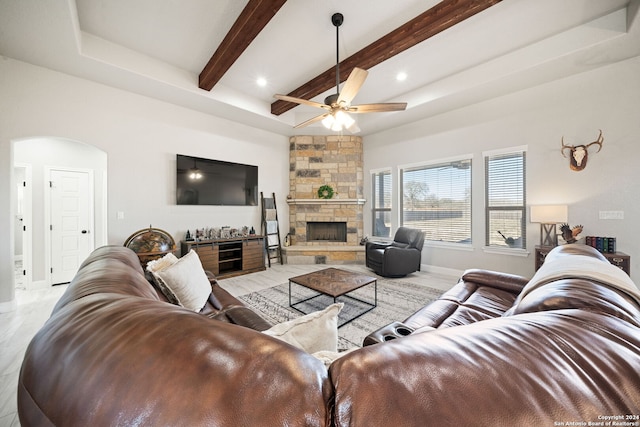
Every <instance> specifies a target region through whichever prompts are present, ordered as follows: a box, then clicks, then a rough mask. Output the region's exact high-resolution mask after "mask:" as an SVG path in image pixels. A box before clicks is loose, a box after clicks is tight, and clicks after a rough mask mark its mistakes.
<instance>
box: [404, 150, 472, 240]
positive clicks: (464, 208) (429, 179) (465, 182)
mask: <svg viewBox="0 0 640 427" xmlns="http://www.w3.org/2000/svg"><path fill="white" fill-rule="evenodd" d="M401 178H402V183H401V188H402V225H404V226H406V227H411V228H417V229H420V230H422V231H424V233H425V239H427V240H431V241H440V242H452V243H465V244H471V159H470V158H468V157H467V158H464V159H459V160H455V161H448V162H442V163H438V164H430V165H421V166H415V167H410V168H405V169H402V173H401Z"/></svg>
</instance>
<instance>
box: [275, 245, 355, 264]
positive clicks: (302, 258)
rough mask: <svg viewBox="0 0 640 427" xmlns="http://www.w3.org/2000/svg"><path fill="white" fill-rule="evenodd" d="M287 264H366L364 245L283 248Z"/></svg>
mask: <svg viewBox="0 0 640 427" xmlns="http://www.w3.org/2000/svg"><path fill="white" fill-rule="evenodd" d="M282 256H283V258H284V262H285V264H331V265H346V264H364V261H365V254H364V246H359V245H358V246H333V247H329V246H301V245H294V246H289V247H284V248H282Z"/></svg>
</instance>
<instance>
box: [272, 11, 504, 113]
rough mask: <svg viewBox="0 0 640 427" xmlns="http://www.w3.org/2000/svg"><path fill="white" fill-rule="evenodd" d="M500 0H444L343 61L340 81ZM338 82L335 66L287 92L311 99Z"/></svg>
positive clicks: (282, 105)
mask: <svg viewBox="0 0 640 427" xmlns="http://www.w3.org/2000/svg"><path fill="white" fill-rule="evenodd" d="M500 1H502V0H443V1H442V2H440V3H438V4H437V5H435V6H434V7H432V8H431V9H429V10H427V11H426V12H424V13H422V14H420V15H418V16H417V17H415V18H413V19H412V20H411V21H409V22H407V23H405V24H404V25H402V26H400V27H398V28H396V29H395V30H393V31H392V32H390V33H389V34H387V35H385V36H383V37H382V38H380V39H378V40H376V41H375V42H373V43H371V44H370V45H368V46H366V47H364V48H363V49H361V50H360V51H358V52H356V53H354V54H353V55H351V56H350V57H348V58H346V59H345V60H343V61H341V62H340V80H341V83H342V82H343V81H345V80H346V79H347V77H349V74H350V73H351V71H352V70H353V68H354V67H359V68H364V69H365V70H368V69H369V68H371V67H373V66H375V65H378V64H380V63H381V62H384V61H386V60H387V59H389V58H392V57H393V56H395V55H397V54H399V53H401V52H404V51H405V50H407V49H409V48H411V47H413V46H415V45H417V44H419V43H421V42H423V41H425V40H427V39H428V38H430V37H433V36H434V35H436V34H438V33H440V32H442V31H444V30H446V29H447V28H451V27H453V26H454V25H456V24H458V23H460V22H462V21H464V20H465V19H467V18H470V17H471V16H473V15H475V14H476V13H479V12H482V11H483V10H485V9H487V8H489V7H491V6H493V5H494V4H496V3H499V2H500ZM335 82H336V76H335V67H332V68H330V69H328V70H327V71H325V72H323V73H322V74H320V75H319V76H317V77H315V78H313V79H312V80H310V81H308V82H307V83H305V84H303V85H302V86H300V87H299V88H297V89H295V90H294V91H292V92H290V93H288V95H289V96H293V97H296V98H302V99H312V98H313V97H315V96H318V95H320V94H321V93H323V92H325V91H327V90H329V89H331V88H332V87H334V86H335ZM296 106H298V104H296V103H293V102H287V101H282V100H278V101H275V102H273V103H272V104H271V113H272V114H275V115H277V116H279V115H280V114H283V113H285V112H287V111H289V110H291V109H292V108H294V107H296Z"/></svg>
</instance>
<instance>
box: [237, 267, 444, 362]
mask: <svg viewBox="0 0 640 427" xmlns="http://www.w3.org/2000/svg"><path fill="white" fill-rule="evenodd" d="M442 293H443V291H441V290H438V289H433V288H430V287H428V286H426V285H422V284H418V283H412V282H411V281H407V280H406V279H385V278H380V277H378V290H377V294H378V306H377V307H376V308H374V309H373V310H371V311H370V312H368V313H366V314H364V315H363V316H362V317H359V318H357V319H355V320H354V321H352V322H350V323H347V324H346V325H344V326H342V327H340V328H339V329H338V336H339V340H338V348H339V349H340V350H347V349H350V348H354V347H360V346H362V341H363V339H364V337H366V336H367V335H369V334H370V333H371V332H373V331H375V330H377V329H379V328H381V327H383V326H385V325H387V324H389V323H391V322H394V321H402V320H404V319H406V318H407V317H409V316H410V315H411V314H413V313H415V312H416V311H417V310H418V309H420V308H422V307H424V306H425V305H427V304H429V303H430V302H431V301H434V300H436V299H437V298H439V297H440V295H442ZM315 294H317V293H316V292H314V291H311V290H309V289H307V288H304V287H302V286H299V285H296V284H293V285H292V296H291V298H292V302H294V303H296V302H298V301H302V300H304V299H306V298H308V297H310V296H313V295H315ZM350 295H353V296H355V297H357V298H359V299H361V300H364V301H370V302H373V301H374V298H375V295H374V287H373V285H368V286H365V287H363V288H361V289H358V290H357V291H354V292H353V293H351V294H350ZM239 298H240V299H241V300H242V301H243V302H244V303H245V304H247V305H248V306H249V307H251V308H253V309H254V310H255V311H256V312H258V313H260V315H262V317H264V318H265V319H266V320H268V321H269V322H271V323H272V324H274V325H275V324H277V323H281V322H285V321H287V320H291V319H294V318H296V317H299V316H302V314H301V313H300V312H298V311H297V310H295V309H292V308H290V307H289V284H288V283H284V284H282V285H278V286H274V287H272V288H268V289H264V290H262V291H258V292H252V293H250V294H246V295H243V296H240V297H239ZM332 302H333V298H331V297H327V296H320V297H318V298H314V299H313V300H311V301H310V302H308V303H304V304H302V305H298V306H297V307H298V308H300V309H301V310H303V311H304V312H306V313H309V312H312V311H316V310H321V309H323V308H325V307H326V306H328V305H329V304H331V303H332ZM338 302H345V306H344V308H343V309H342V312H341V313H340V317H339V320H338V323H342V322H343V321H344V320H347V319H348V318H352V317H353V316H354V315H355V314H357V313H360V312H361V311H363V305H362V304H360V303H358V302H355V301H353V300H351V299H343V298H338Z"/></svg>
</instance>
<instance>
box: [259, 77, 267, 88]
mask: <svg viewBox="0 0 640 427" xmlns="http://www.w3.org/2000/svg"><path fill="white" fill-rule="evenodd" d="M256 84H257V85H258V86H260V87H265V86H266V85H267V79H265V78H264V77H258V79H257V80H256Z"/></svg>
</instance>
